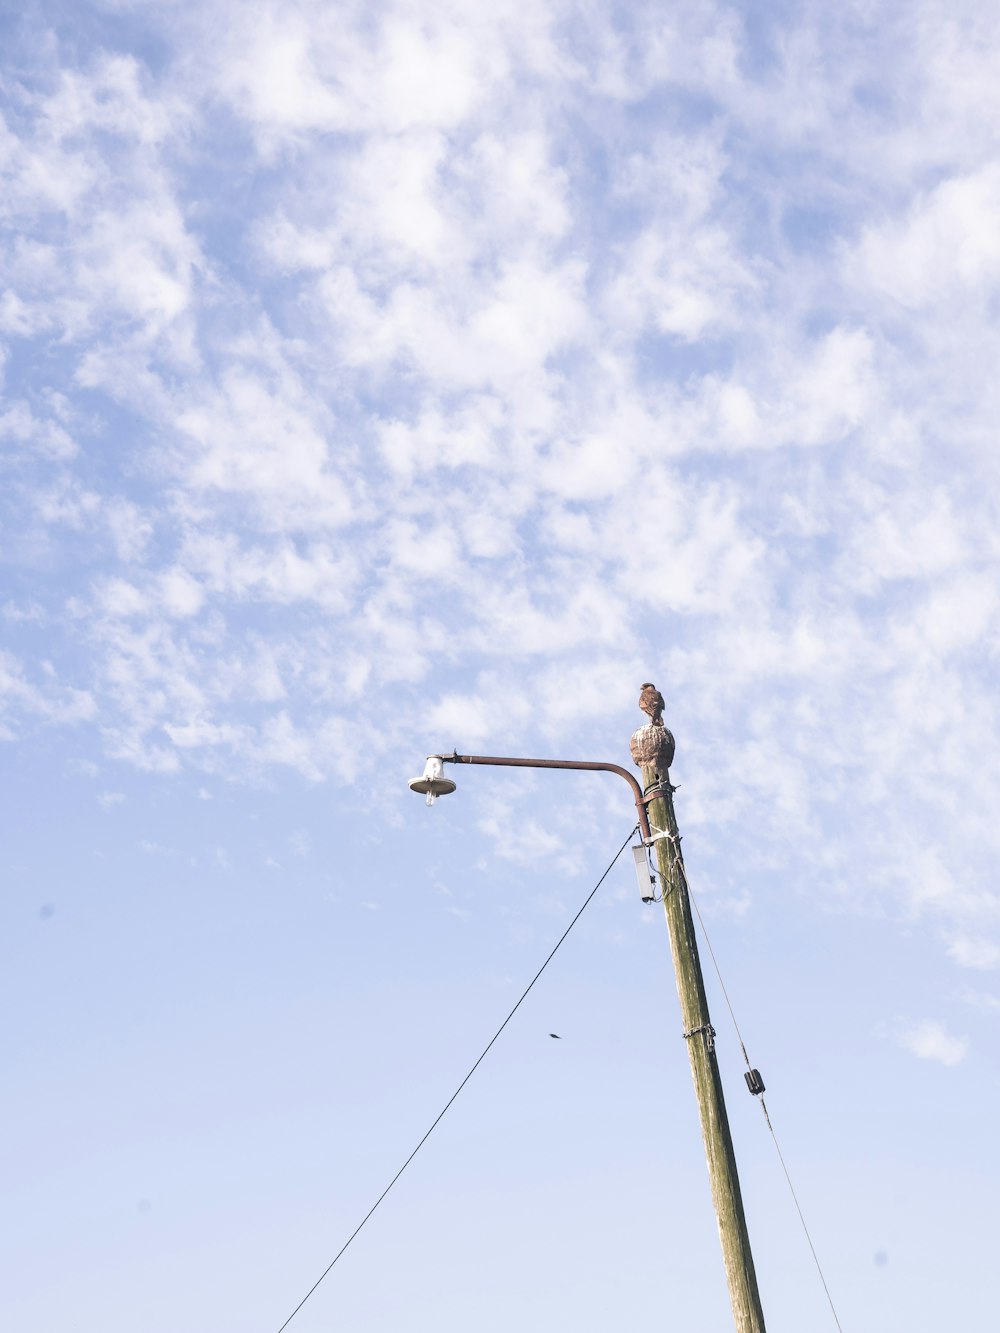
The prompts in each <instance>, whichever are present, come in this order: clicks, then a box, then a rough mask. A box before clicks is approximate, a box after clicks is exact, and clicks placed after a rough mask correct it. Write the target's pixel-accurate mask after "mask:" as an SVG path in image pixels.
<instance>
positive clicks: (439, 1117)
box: [278, 828, 635, 1333]
mask: <svg viewBox="0 0 1000 1333" xmlns="http://www.w3.org/2000/svg"><path fill="white" fill-rule="evenodd" d="M634 832H635V829H634V828H633V829H631V830H630V831H629V835H628V837H627V838H626V839H625V841H624V842H623V843H622V845H621V846H620V847H619V848H618V850H617V852H615V854H614V856H613V857H612V858H611V861H610V862H609V864H608V867H607V869H606V870H605V872H604V874H603V875H602V876H601V878H600V879H599V880H598V881H597V883H596V884H595V885H594V887H593V888H592V889H591V891H590V892H589V893H588V894H587V897H586V898H585V899H584V901H583V905H582V906H581V908H580V909H579V911H578V912H577V914H576V916H575V917H574V918H573V920H572V921H571V922H570V923H569V925H568V926H567V927H566V929H565V930H564V931H563V933H562V934H561V935H560V936H559V939H558V940H557V941H556V943H555V946H554V947H553V949H552V952H551V953H550V954H549V956H548V958H546V960H545V962H544V963H543V964H542V965H541V967H540V968H539V969H538V971H537V972H536V973H535V975H534V976H533V977H532V978H531V980H530V981H529V982H528V984H527V986H526V987H525V989H524V991H523V992H522V994H521V998H520V999H519V1000H518V1002H517V1004H515V1005H514V1008H513V1009H512V1010H511V1011H510V1013H509V1014H508V1015H507V1017H506V1018H505V1019H504V1021H503V1022H502V1023H501V1024H500V1026H499V1027H498V1028H497V1030H496V1032H494V1034H493V1036H492V1037H491V1038H490V1040H489V1042H488V1043H487V1045H486V1046H485V1047H484V1048H483V1051H482V1054H481V1055H480V1056H479V1059H478V1060H477V1061H476V1063H475V1064H474V1065H473V1066H472V1068H471V1069H470V1070H469V1072H468V1073H467V1074H466V1076H465V1078H463V1079H462V1081H461V1083H460V1084H459V1085H458V1087H457V1088H456V1089H455V1091H454V1092H453V1093H452V1094H451V1096H450V1097H449V1098H448V1100H447V1101H446V1102H445V1104H444V1106H443V1108H442V1109H441V1110H440V1111H439V1112H438V1115H437V1116H436V1118H435V1120H434V1122H433V1124H432V1125H431V1127H430V1129H428V1130H427V1132H426V1134H425V1135H424V1137H423V1138H422V1139H421V1140H420V1142H419V1143H418V1144H417V1146H416V1147H415V1148H414V1149H413V1151H412V1152H411V1153H410V1155H409V1157H407V1159H406V1161H405V1162H404V1163H403V1165H402V1166H401V1167H400V1168H399V1170H398V1171H397V1172H396V1174H395V1175H394V1176H393V1178H392V1179H391V1180H390V1181H389V1183H388V1185H386V1187H385V1189H384V1190H383V1191H382V1193H381V1194H380V1195H379V1196H378V1198H377V1199H376V1200H375V1202H374V1203H373V1204H372V1206H371V1207H370V1208H369V1209H368V1211H367V1213H365V1215H364V1217H363V1218H362V1219H361V1221H360V1222H359V1223H358V1225H357V1226H356V1227H355V1228H354V1230H353V1231H352V1232H351V1234H350V1235H349V1236H348V1238H347V1240H345V1241H344V1243H343V1245H342V1246H341V1247H340V1249H339V1250H338V1251H337V1253H336V1254H335V1255H334V1256H333V1258H332V1259H331V1260H330V1262H329V1263H328V1264H327V1266H326V1267H325V1268H324V1269H323V1271H322V1273H320V1275H319V1277H318V1278H317V1279H316V1281H315V1282H314V1283H313V1284H312V1286H311V1287H310V1288H309V1290H308V1291H307V1292H306V1294H305V1295H304V1296H303V1297H302V1299H301V1300H300V1301H299V1303H298V1305H297V1306H296V1307H295V1309H294V1310H293V1311H292V1313H291V1314H290V1315H289V1316H288V1318H287V1319H286V1320H285V1322H284V1323H283V1324H282V1325H281V1328H279V1329H278V1333H283V1330H284V1329H286V1328H287V1327H288V1325H289V1324H290V1323H291V1322H292V1320H293V1319H294V1318H295V1316H296V1315H297V1314H298V1312H299V1311H300V1310H301V1309H302V1307H303V1305H305V1303H306V1301H307V1300H308V1299H309V1297H310V1296H311V1295H312V1294H313V1292H314V1291H315V1290H316V1288H317V1287H318V1286H319V1284H320V1283H321V1282H322V1281H323V1279H324V1278H325V1277H326V1275H327V1273H329V1271H330V1269H331V1268H332V1267H333V1266H334V1264H335V1263H336V1262H337V1260H338V1259H339V1258H340V1257H341V1255H342V1254H343V1253H344V1252H345V1251H346V1250H347V1247H348V1246H349V1245H350V1244H351V1242H352V1241H353V1240H354V1238H355V1236H357V1235H358V1233H359V1232H360V1231H361V1228H362V1227H363V1226H364V1225H365V1223H366V1222H367V1221H368V1219H369V1218H370V1217H371V1215H372V1214H373V1213H374V1212H375V1209H376V1208H377V1207H378V1206H379V1204H380V1203H381V1202H382V1200H383V1199H384V1198H385V1196H386V1195H387V1194H388V1193H389V1191H390V1190H391V1189H392V1187H393V1185H395V1183H396V1181H397V1180H398V1179H399V1177H400V1176H401V1175H402V1174H403V1172H404V1171H405V1170H406V1168H407V1167H408V1166H409V1165H410V1163H411V1162H412V1161H413V1159H414V1157H416V1155H417V1153H418V1152H419V1151H420V1149H421V1148H422V1147H423V1146H424V1144H425V1143H426V1142H427V1140H428V1139H429V1138H430V1136H431V1135H432V1134H433V1132H434V1130H435V1129H436V1128H437V1126H438V1125H439V1124H440V1123H441V1121H442V1120H443V1119H444V1116H445V1112H446V1111H447V1110H448V1108H449V1107H450V1106H451V1104H452V1102H453V1101H454V1100H455V1098H456V1097H457V1096H458V1094H459V1093H460V1092H461V1091H462V1089H463V1088H464V1087H465V1085H466V1083H468V1081H469V1079H470V1078H471V1077H472V1075H473V1074H474V1073H475V1072H476V1070H477V1069H478V1068H479V1066H480V1065H481V1064H482V1063H483V1061H484V1060H485V1059H486V1056H487V1054H488V1053H489V1050H490V1047H492V1045H493V1043H494V1042H495V1041H496V1039H497V1038H498V1037H499V1036H500V1033H501V1032H503V1030H504V1028H505V1027H506V1026H507V1024H508V1023H509V1022H510V1020H511V1019H512V1018H513V1017H514V1015H515V1014H516V1013H517V1011H518V1009H520V1007H521V1005H522V1004H523V1002H524V1001H525V1000H526V999H527V997H528V993H529V992H530V991H531V988H532V987H533V986H534V984H535V982H536V981H537V980H538V978H539V977H540V976H541V975H542V973H543V972H544V971H545V969H546V968H547V967H548V965H549V963H551V962H552V959H553V958H554V957H555V956H556V953H557V951H558V949H559V946H560V945H561V944H562V942H563V940H565V938H566V936H567V935H568V934H569V932H570V931H571V930H572V929H573V927H574V926H575V925H576V923H577V922H578V921H579V920H580V917H581V916H583V913H584V911H585V909H586V908H587V906H588V905H589V903H590V900H591V898H593V896H594V894H595V893H596V892H597V890H598V889H599V888H600V887H601V885H602V884H603V883H604V881H605V880H606V879H607V877H608V876H609V875H610V874H611V870H612V867H613V866H614V864H615V862H616V861H617V860H618V858H619V856H621V854H622V852H623V851H624V850H625V848H626V847H627V846H628V845H629V843H630V842H631V841H632V834H633V833H634Z"/></svg>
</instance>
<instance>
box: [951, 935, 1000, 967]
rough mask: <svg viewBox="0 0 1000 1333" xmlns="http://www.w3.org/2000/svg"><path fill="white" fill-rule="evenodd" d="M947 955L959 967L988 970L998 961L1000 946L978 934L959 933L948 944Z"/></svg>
mask: <svg viewBox="0 0 1000 1333" xmlns="http://www.w3.org/2000/svg"><path fill="white" fill-rule="evenodd" d="M948 955H949V957H951V958H953V959H954V960H955V962H956V963H957V964H958V965H959V967H971V968H976V969H978V970H980V971H984V972H987V971H990V970H991V969H992V968H994V967H996V965H997V964H998V963H1000V947H998V946H997V945H996V944H994V943H993V941H992V940H989V939H983V938H982V937H980V936H967V935H960V936H958V937H957V938H956V939H954V940H952V942H951V944H949V946H948Z"/></svg>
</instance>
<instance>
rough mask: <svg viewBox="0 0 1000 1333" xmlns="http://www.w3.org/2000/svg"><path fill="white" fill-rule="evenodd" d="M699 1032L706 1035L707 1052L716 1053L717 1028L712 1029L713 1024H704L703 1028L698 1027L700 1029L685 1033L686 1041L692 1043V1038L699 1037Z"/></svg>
mask: <svg viewBox="0 0 1000 1333" xmlns="http://www.w3.org/2000/svg"><path fill="white" fill-rule="evenodd" d="M699 1032H704V1034H705V1049H706V1050H707V1051H714V1050H715V1028H714V1027H712V1025H711V1023H702V1025H701V1027H698V1028H692V1029H691V1031H690V1032H685V1033H684V1040H685V1041H690V1040H691V1038H692V1037H696V1036H697V1035H698V1033H699Z"/></svg>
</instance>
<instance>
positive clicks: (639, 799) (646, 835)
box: [430, 753, 658, 842]
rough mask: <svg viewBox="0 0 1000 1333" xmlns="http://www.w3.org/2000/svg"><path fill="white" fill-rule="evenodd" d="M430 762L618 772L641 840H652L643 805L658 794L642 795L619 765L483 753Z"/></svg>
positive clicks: (438, 756)
mask: <svg viewBox="0 0 1000 1333" xmlns="http://www.w3.org/2000/svg"><path fill="white" fill-rule="evenodd" d="M430 758H432V759H440V760H441V762H442V763H445V764H489V765H491V766H493V767H495V768H576V769H584V770H585V771H587V772H591V773H617V774H618V776H619V777H620V778H624V779H625V781H626V782H627V783H628V785H629V786H630V787H631V788H632V795H633V797H634V798H635V808H636V812H637V813H638V816H639V830H640V832H641V833H642V837H643V841H644V842H648V841H649V840H650V838H651V837H652V834H651V833H650V830H649V816H648V814H647V813H646V806H647V804H648V803H649V801H651V800H654V799H655V796H656V795H657V794H658V793H654V794H653V795H650V796H648V797H647V796H644V795H643V793H642V788H641V787H640V786H639V784H638V782H636V780H635V778H634V777H633V776H632V774H631V773H630V772H629V771H628V769H627V768H621V767H620V766H619V765H618V764H602V763H598V762H593V763H590V762H588V761H586V760H582V759H504V758H498V757H497V756H495V755H484V754H458V753H455V754H435V755H431V756H430Z"/></svg>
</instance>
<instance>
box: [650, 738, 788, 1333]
mask: <svg viewBox="0 0 1000 1333" xmlns="http://www.w3.org/2000/svg"><path fill="white" fill-rule="evenodd" d="M671 748H672V747H671ZM642 776H643V781H644V784H645V789H646V791H647V792H649V791H650V790H651V789H652V788H654V787H656V786H658V784H660V783H661V781H662V782H663V783H664V785H663V787H662V789H661V794H660V795H658V796H657V797H656V799H655V800H653V801H651V802H650V803H649V807H648V809H649V822H650V824H651V826H652V830H653V836H654V837H656V834H657V833H658V832H661V831H662V832H663V833H665V834H666V835H667V836H666V837H663V838H659V839H658V840H657V841H656V843H655V846H656V859H657V863H658V865H659V870H660V882H661V884H662V886H663V910H664V912H665V913H666V918H667V929H668V931H669V933H670V951H671V953H672V954H673V959H674V975H675V977H676V979H677V994H678V997H679V998H680V1002H681V1018H682V1021H683V1023H684V1035H685V1037H686V1043H685V1044H686V1045H687V1048H688V1056H689V1058H690V1061H691V1076H692V1078H693V1079H694V1090H695V1096H696V1097H697V1098H698V1113H699V1115H700V1117H701V1133H702V1137H703V1139H704V1141H705V1156H706V1158H707V1159H708V1174H709V1178H710V1180H711V1182H712V1202H713V1203H714V1204H715V1215H716V1218H717V1219H718V1223H719V1239H720V1240H721V1242H722V1257H723V1261H724V1263H725V1265H726V1280H727V1282H728V1284H729V1299H730V1301H731V1302H732V1307H733V1316H734V1318H735V1320H736V1328H737V1333H764V1313H763V1311H762V1310H761V1305H760V1294H759V1292H758V1291H757V1277H756V1274H755V1273H754V1266H753V1255H752V1254H751V1253H750V1237H749V1234H748V1233H747V1224H746V1218H745V1216H744V1214H743V1198H742V1196H741V1194H740V1181H739V1176H738V1175H737V1172H736V1156H735V1154H734V1152H733V1140H732V1136H731V1135H730V1132H729V1117H728V1116H727V1115H726V1102H725V1098H724V1097H723V1095H722V1080H721V1079H720V1077H719V1064H718V1060H717V1059H716V1055H715V1030H714V1028H713V1027H712V1022H711V1019H710V1018H709V1013H708V1002H707V1000H706V998H705V982H704V978H703V977H702V972H701V962H700V960H699V957H698V941H697V939H696V937H695V933H694V922H693V921H692V919H691V902H690V898H689V896H688V888H687V880H686V878H685V875H684V861H683V858H682V856H681V846H680V835H679V834H678V832H677V819H676V817H675V815H674V802H673V792H672V789H671V787H670V779H669V772H668V770H667V769H666V768H664V769H663V771H662V773H661V772H660V771H658V769H657V767H654V766H647V765H643V766H642Z"/></svg>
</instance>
